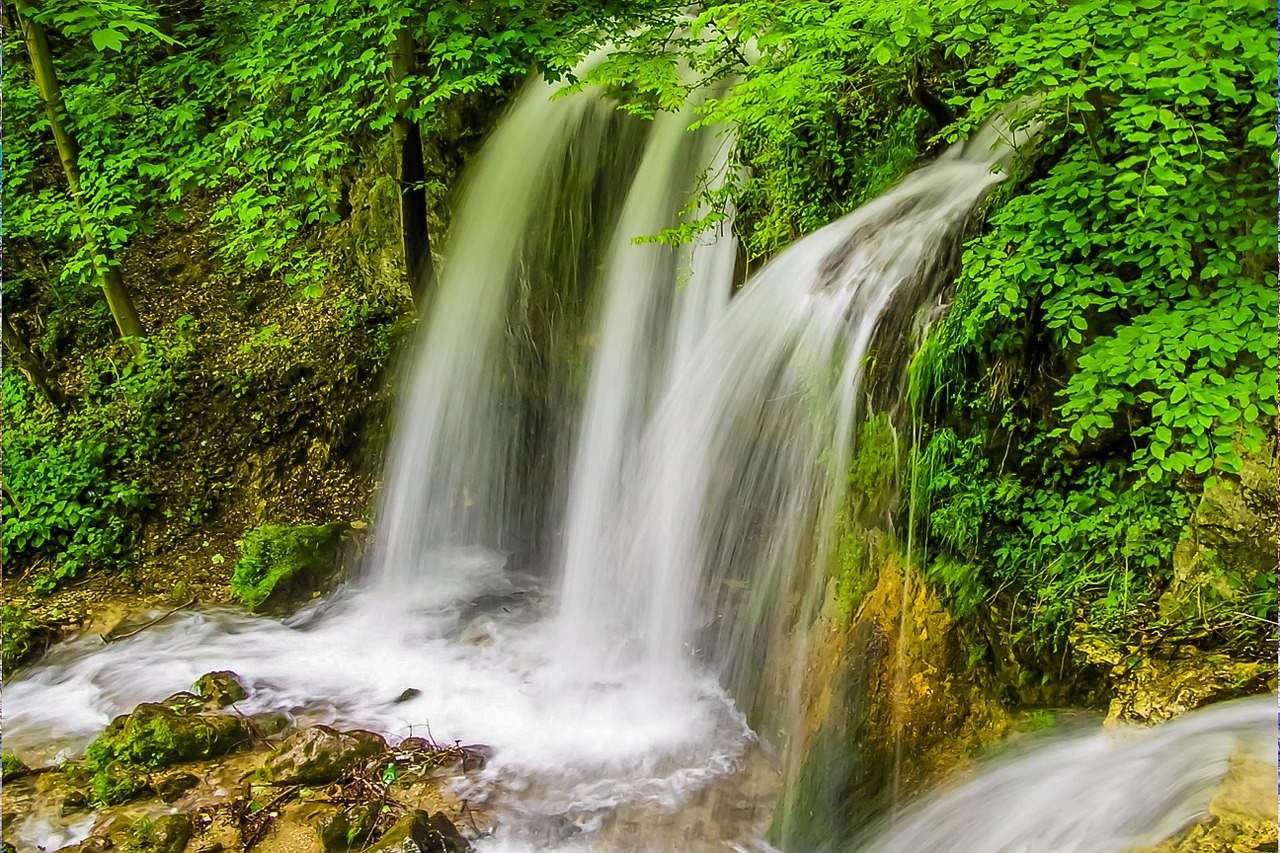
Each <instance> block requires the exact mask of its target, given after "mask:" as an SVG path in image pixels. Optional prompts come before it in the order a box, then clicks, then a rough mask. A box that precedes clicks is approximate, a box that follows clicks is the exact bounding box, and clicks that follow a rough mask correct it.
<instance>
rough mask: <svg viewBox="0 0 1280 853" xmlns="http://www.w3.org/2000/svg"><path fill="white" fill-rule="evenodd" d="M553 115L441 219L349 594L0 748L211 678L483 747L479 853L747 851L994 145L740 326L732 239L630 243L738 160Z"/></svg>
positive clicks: (29, 830) (112, 649)
mask: <svg viewBox="0 0 1280 853" xmlns="http://www.w3.org/2000/svg"><path fill="white" fill-rule="evenodd" d="M551 93H552V87H551V86H550V85H548V84H545V83H541V82H539V83H535V84H533V85H531V86H530V87H529V88H528V90H527V91H526V92H525V93H524V95H522V97H521V98H520V100H519V101H518V103H517V104H516V105H515V107H514V109H513V111H512V112H511V114H510V115H509V116H508V117H507V118H506V120H505V121H504V122H503V124H502V126H501V127H500V128H499V130H498V131H497V132H496V133H495V135H494V137H493V138H492V139H491V140H490V141H489V143H488V144H487V145H486V147H485V150H484V151H483V152H482V154H481V155H480V158H479V160H478V162H477V163H476V164H475V166H474V168H473V170H472V177H471V178H470V182H469V183H468V185H467V186H466V188H465V192H464V193H463V195H462V201H461V205H460V207H459V210H458V213H457V216H456V218H455V220H454V224H453V233H452V235H451V238H450V242H449V245H448V248H447V253H446V263H445V265H444V271H443V274H442V278H441V282H440V287H439V290H438V293H437V295H436V296H435V298H434V301H433V304H432V305H431V306H430V313H429V319H428V321H427V322H426V324H425V326H426V328H425V332H424V335H423V339H422V341H421V343H420V345H419V347H418V350H417V352H416V355H415V362H414V363H415V367H414V369H413V372H412V375H411V377H410V379H409V382H408V385H407V388H406V394H405V399H404V402H403V405H402V406H401V408H400V410H399V412H398V415H397V428H396V435H395V439H394V442H393V445H392V447H391V450H390V452H389V456H388V461H387V467H386V471H387V475H386V484H385V487H384V489H383V491H382V496H381V501H380V506H379V512H378V519H377V537H376V540H375V544H374V548H373V552H372V557H371V559H370V560H369V565H368V567H367V569H366V571H365V573H364V575H363V577H362V578H360V579H359V580H358V582H356V583H353V584H351V585H350V586H349V587H348V588H346V589H344V590H343V591H341V592H339V593H338V594H336V595H335V596H333V597H332V598H331V600H329V601H326V602H323V603H320V604H318V605H316V606H313V607H311V608H309V609H307V610H305V611H303V612H301V613H299V614H297V615H296V616H294V617H292V618H290V619H288V620H286V621H284V622H280V621H275V620H270V619H264V618H253V617H249V616H246V615H243V614H240V613H237V612H233V611H230V610H220V609H208V610H205V611H201V612H186V613H181V614H177V615H175V616H173V617H172V618H171V619H169V620H167V621H166V622H165V623H163V624H162V625H159V626H157V627H155V628H153V629H151V630H148V631H145V632H142V633H140V634H138V635H137V636H135V637H131V638H129V639H127V640H122V641H120V642H117V643H113V644H111V645H109V646H105V647H104V646H102V645H101V643H100V641H99V640H98V639H97V638H96V637H82V638H79V639H76V640H73V641H70V642H68V643H64V644H62V645H60V646H59V647H57V648H55V649H54V650H53V651H52V652H51V653H50V654H49V655H47V656H46V657H45V658H44V659H43V660H42V661H41V662H40V663H39V664H38V665H37V666H35V667H33V668H31V669H30V670H28V671H27V672H24V673H22V674H20V676H19V677H18V678H15V679H13V680H11V681H10V682H9V683H8V684H7V685H6V694H7V695H6V697H5V698H6V699H7V702H6V704H5V738H6V745H7V746H9V747H12V748H14V749H16V750H17V751H18V752H19V753H21V754H24V755H25V756H26V757H28V758H29V759H30V760H32V761H35V762H39V761H42V760H49V759H52V758H53V757H54V756H55V754H63V755H69V754H73V753H74V752H75V751H77V750H78V749H81V748H82V747H83V746H84V744H85V743H86V742H87V741H88V740H89V739H90V738H92V737H93V736H94V735H95V734H96V733H97V732H98V731H100V730H101V729H102V728H103V727H104V726H105V725H106V724H107V722H108V721H109V720H110V719H111V717H112V716H114V715H115V714H118V713H121V712H123V711H126V710H128V709H129V708H131V707H132V706H133V705H135V704H137V703H139V702H142V701H154V700H157V699H159V698H161V697H163V696H165V695H168V694H170V693H172V692H174V691H176V690H181V689H184V688H186V687H188V686H189V685H190V684H191V682H192V681H193V680H194V679H195V678H196V677H197V676H198V675H200V674H201V673H203V672H207V671H209V670H214V669H228V668H229V669H234V670H236V671H237V672H238V673H239V674H240V675H241V676H242V677H243V678H244V679H245V681H246V682H247V683H248V684H249V686H250V687H251V689H252V692H251V695H250V697H249V698H248V699H247V700H245V701H243V702H241V703H240V706H239V707H240V708H241V710H242V711H244V712H245V713H252V712H254V711H257V710H268V709H287V710H288V711H290V712H291V713H292V714H293V715H294V716H295V717H296V718H298V719H299V720H300V721H307V722H310V721H328V722H336V723H340V724H345V725H359V726H365V727H371V728H376V729H379V730H381V731H383V732H385V733H387V734H388V735H391V736H393V737H396V736H405V735H409V734H411V733H413V732H415V731H417V732H420V731H422V729H424V728H426V727H427V726H428V725H429V726H430V730H431V731H432V733H433V734H434V735H435V736H437V737H440V738H444V739H449V740H452V739H455V738H456V739H459V740H462V741H468V742H478V743H485V744H488V745H490V746H491V748H492V750H493V758H492V760H491V761H490V763H489V764H488V766H487V767H486V769H485V771H484V773H483V776H482V778H480V779H478V780H472V782H470V783H468V784H471V785H472V786H473V787H472V789H471V790H469V791H468V792H467V793H468V795H469V796H471V797H472V801H473V802H478V801H480V800H486V801H487V806H488V813H489V815H490V816H491V819H492V821H493V823H494V828H495V837H494V838H491V839H487V840H485V841H484V842H483V845H487V846H489V847H491V848H493V849H501V848H504V847H506V848H511V847H522V846H523V847H524V848H528V847H534V848H537V849H547V848H550V847H556V846H563V847H565V848H575V847H576V848H578V849H591V848H593V847H594V848H596V849H635V850H655V849H658V850H676V849H679V850H694V849H723V848H724V847H725V846H726V845H728V846H730V847H731V848H732V849H740V850H741V849H753V848H754V849H767V845H766V844H765V842H764V841H763V837H764V835H765V833H766V831H767V829H768V825H769V820H770V809H771V807H772V800H773V797H774V793H775V789H776V784H777V783H776V779H777V777H778V775H779V774H778V764H779V763H781V764H782V765H784V767H783V769H784V771H785V770H786V769H787V768H786V765H788V764H789V763H791V762H794V760H795V758H794V756H793V755H791V754H789V753H788V751H787V743H786V733H787V731H789V728H788V727H789V726H791V725H793V723H794V719H795V716H796V714H797V708H798V705H797V696H798V694H799V691H800V690H801V688H802V686H803V684H802V682H803V668H802V662H803V660H804V657H805V649H804V633H805V632H804V630H803V626H804V624H805V621H806V620H807V619H810V618H812V615H813V613H814V610H815V608H816V605H817V602H818V599H819V598H820V595H821V592H822V583H823V577H822V573H821V572H820V571H817V570H816V569H814V568H809V569H805V568H802V567H806V566H809V567H815V566H817V565H819V564H820V561H819V560H815V559H813V556H814V555H815V554H821V553H823V552H824V551H825V549H826V548H827V547H828V540H829V536H830V529H831V524H832V514H833V512H834V507H835V505H836V503H837V499H838V498H839V497H840V495H841V490H842V489H843V479H842V478H843V472H844V471H845V470H846V467H847V466H846V462H847V458H848V456H847V453H848V448H849V446H850V441H851V436H852V434H853V427H854V425H855V423H856V420H857V418H858V416H859V407H860V401H861V400H862V398H863V397H864V396H865V394H866V389H865V388H864V383H863V379H864V362H865V360H866V358H867V355H868V353H869V352H870V351H871V349H872V345H873V340H874V339H875V337H876V336H877V335H881V336H884V335H886V334H888V335H893V334H897V332H895V331H894V330H900V329H901V328H905V325H903V324H906V323H909V322H910V321H911V318H913V317H914V316H915V315H916V313H917V312H918V309H919V308H920V307H921V306H923V305H925V304H927V303H930V302H934V301H936V291H937V288H938V286H939V284H940V283H941V281H942V280H943V279H944V278H945V272H946V268H947V263H948V259H949V258H950V256H951V255H952V253H953V252H954V250H955V245H956V241H957V240H958V238H959V237H960V235H961V233H962V231H963V228H964V226H965V223H966V221H967V220H968V217H969V216H970V214H971V212H972V211H973V209H974V208H975V206H976V205H977V204H978V202H979V201H980V200H981V198H982V197H983V195H984V194H985V193H986V192H987V191H988V190H989V189H990V187H991V186H992V185H993V184H994V183H995V182H996V181H998V180H999V179H1000V177H1001V174H1000V173H999V172H997V171H994V170H993V169H992V166H993V164H995V163H997V162H999V161H1001V160H1005V159H1007V157H1008V156H1009V152H1010V151H1011V150H1012V147H1011V145H1010V144H1008V141H1006V142H1005V144H1003V145H1002V146H1000V147H999V149H998V150H994V149H993V143H994V142H996V137H997V136H998V135H999V134H998V131H999V127H998V126H997V127H994V128H991V129H989V135H988V136H984V137H982V138H981V139H975V140H974V141H972V142H971V143H969V144H968V145H965V146H958V147H957V148H955V149H953V150H952V151H951V152H950V153H949V154H948V155H947V156H945V157H943V158H941V159H939V160H938V161H937V162H935V163H934V164H932V165H929V166H926V167H924V168H922V169H920V170H919V171H917V172H916V173H914V174H912V175H910V176H908V177H907V178H906V179H905V180H904V181H903V182H902V183H901V184H899V185H898V186H897V187H895V188H894V189H892V190H890V191H889V192H887V193H886V194H885V195H884V196H882V197H881V198H879V199H877V200H876V201H874V202H872V203H871V204H869V205H867V206H865V207H863V208H861V209H860V210H858V211H856V212H854V213H853V214H850V215H849V216H847V217H845V218H843V219H841V220H839V221H837V222H835V223H833V224H832V225H830V226H828V227H827V228H824V229H822V230H821V231H819V232H817V233H816V234H813V235H811V236H809V237H806V238H805V239H803V240H801V241H800V242H798V243H797V244H796V245H795V246H793V247H792V248H790V249H788V250H787V251H786V252H784V253H783V254H781V255H780V256H779V257H777V258H776V259H774V260H773V261H772V262H771V263H770V264H769V265H768V266H767V267H766V268H765V269H764V270H762V271H761V272H760V273H759V274H758V275H756V276H755V277H753V279H752V280H751V281H750V282H748V283H747V284H746V285H745V286H744V287H743V288H742V290H741V291H740V292H739V293H738V294H736V295H734V296H733V297H732V298H730V293H731V288H732V281H733V270H734V261H735V257H736V246H735V244H734V241H733V238H732V236H731V233H730V228H729V227H728V224H725V225H723V226H722V227H721V228H720V229H719V230H718V231H716V232H715V233H712V234H708V235H705V236H704V237H703V239H702V240H701V241H700V243H699V244H698V245H696V246H691V247H684V248H679V249H677V248H672V247H668V246H664V245H661V244H654V243H640V244H638V243H637V242H636V238H640V237H645V236H650V235H653V234H655V233H657V232H659V231H661V230H662V229H664V228H668V227H672V226H674V225H675V224H676V222H677V219H678V216H679V213H680V211H681V209H682V208H683V207H684V206H685V205H686V204H687V203H688V202H689V201H690V199H691V198H693V197H694V196H695V193H696V190H697V188H698V187H699V186H700V185H701V184H703V183H704V182H707V181H709V182H710V183H711V185H713V186H714V184H715V182H716V181H717V180H720V179H722V178H723V177H724V175H725V173H726V171H727V169H728V150H729V147H730V145H731V141H730V140H729V139H727V138H725V137H718V136H716V135H714V134H712V133H710V132H709V131H705V130H704V131H701V132H699V133H690V132H687V130H686V128H687V127H688V125H689V123H690V119H691V118H692V114H691V112H689V111H688V110H686V111H685V112H684V113H682V114H677V115H664V116H661V117H659V118H658V119H657V120H655V121H654V122H651V123H644V122H639V121H637V120H633V119H630V118H627V117H624V116H622V115H621V114H620V113H618V112H616V111H614V110H613V109H611V107H610V106H609V104H608V103H607V102H606V101H604V100H603V99H601V98H600V97H599V96H598V95H597V94H596V93H591V92H585V93H579V94H576V95H573V96H570V97H567V98H562V99H558V100H555V101H552V100H551V99H550V95H551ZM584 363H585V364H587V365H589V369H588V370H584V369H583V366H582V365H583V364H584ZM557 583H558V588H551V586H552V585H553V584H557ZM495 601H496V602H499V603H500V604H501V605H502V606H498V607H494V606H493V602H495ZM797 626H799V629H797ZM722 685H725V686H727V687H728V688H729V692H726V691H725V689H724V687H723V686H722ZM406 688H414V689H416V690H418V691H419V693H418V694H417V695H414V696H412V698H408V699H407V700H406V701H397V700H398V698H400V697H402V694H404V692H405V690H406ZM731 695H732V696H734V697H737V702H735V701H734V699H732V698H730V697H731ZM740 705H741V706H743V707H746V708H748V709H749V710H750V712H751V715H752V717H753V721H759V722H762V723H764V724H765V725H767V729H765V730H767V731H768V733H769V738H768V740H769V741H770V743H769V744H767V745H762V744H760V743H759V742H758V740H757V738H756V735H755V734H754V733H753V731H752V729H751V728H750V727H749V726H748V725H747V721H746V715H745V714H744V713H743V711H742V710H740V708H739V706H740ZM757 728H760V726H759V725H758V726H757ZM770 748H775V749H779V750H781V752H780V754H771V753H770V751H769V750H770ZM783 775H784V776H785V777H787V778H790V777H791V776H792V775H793V774H790V773H784V774H783ZM566 825H568V826H570V827H571V828H572V830H573V831H574V832H576V833H577V834H576V835H574V836H573V837H572V838H568V839H566V838H565V836H566V835H567V833H566V831H565V826H566ZM82 831H83V829H82V828H80V827H79V825H76V826H71V825H69V824H68V823H67V822H65V821H62V822H60V821H59V820H58V819H57V818H50V817H46V816H39V817H31V818H29V819H27V820H26V821H24V822H23V823H22V824H21V825H20V826H19V828H18V829H17V830H16V833H17V836H16V837H19V838H20V839H22V840H23V841H24V842H25V843H27V844H29V845H31V846H35V845H40V844H43V845H49V844H52V843H59V842H66V841H68V840H73V839H74V836H75V835H76V833H77V832H82ZM886 849H897V848H886ZM974 849H977V848H974ZM1082 849H1083V848H1082Z"/></svg>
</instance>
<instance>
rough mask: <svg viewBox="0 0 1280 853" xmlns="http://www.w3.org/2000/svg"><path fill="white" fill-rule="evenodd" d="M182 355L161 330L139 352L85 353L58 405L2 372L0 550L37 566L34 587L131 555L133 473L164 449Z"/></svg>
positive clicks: (142, 496)
mask: <svg viewBox="0 0 1280 853" xmlns="http://www.w3.org/2000/svg"><path fill="white" fill-rule="evenodd" d="M189 355H190V347H189V345H188V344H187V343H186V342H185V341H184V340H183V339H181V338H179V337H172V336H169V337H167V338H161V339H157V340H156V341H155V342H153V343H152V344H150V345H144V352H143V356H142V357H141V358H139V359H133V358H129V359H122V360H121V361H119V362H117V361H113V360H111V359H109V358H105V357H92V358H89V359H86V361H85V365H84V372H83V383H84V388H83V391H82V394H81V396H80V399H79V400H78V403H77V405H76V406H75V407H73V408H71V409H69V410H68V411H67V412H65V413H62V412H58V411H55V410H53V409H51V408H49V407H47V406H42V405H40V404H38V403H37V400H36V397H35V395H34V392H33V391H32V389H31V388H30V386H29V385H28V384H27V383H26V381H25V380H24V378H23V377H22V376H21V374H19V373H18V372H17V371H13V370H7V371H5V372H4V376H3V380H2V381H3V388H4V412H5V430H4V436H3V441H4V460H5V472H4V473H5V497H6V500H7V502H8V507H7V508H6V512H5V520H4V536H3V543H4V557H5V559H6V561H14V562H18V561H20V562H21V563H22V564H25V565H33V566H36V567H37V569H36V571H37V572H38V575H37V576H36V578H35V580H36V584H37V587H39V588H42V589H51V588H52V587H53V586H55V585H56V584H57V583H59V582H60V581H62V580H64V579H66V578H69V577H74V576H75V575H77V574H80V573H82V572H83V571H84V570H86V569H89V568H97V567H110V568H119V567H122V566H127V565H130V564H131V563H132V559H131V555H130V553H129V552H130V547H131V545H132V543H133V537H134V535H135V533H136V529H137V521H138V518H139V515H140V513H141V512H142V510H143V509H144V508H145V506H146V504H147V501H148V499H149V496H148V494H147V491H146V489H145V488H143V487H142V486H141V485H140V484H139V481H138V478H139V475H140V472H141V469H142V467H143V466H146V465H150V464H153V463H154V462H155V461H156V460H157V459H159V458H160V456H161V454H162V453H163V452H164V451H165V449H166V447H165V434H166V426H167V424H168V422H169V419H170V418H171V417H172V416H173V413H174V412H173V407H174V405H175V403H176V398H177V388H178V384H179V382H180V381H181V378H182V375H183V371H184V368H185V365H186V362H187V359H188V357H189Z"/></svg>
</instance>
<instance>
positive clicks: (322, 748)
mask: <svg viewBox="0 0 1280 853" xmlns="http://www.w3.org/2000/svg"><path fill="white" fill-rule="evenodd" d="M386 748H387V743H386V741H384V740H383V739H382V737H381V736H380V735H376V734H374V733H373V732H366V731H359V730H357V731H351V732H340V731H337V730H335V729H331V728H329V727H328V726H311V727H310V728H306V729H303V730H302V731H300V732H296V733H294V734H292V735H290V736H289V737H288V738H286V739H285V741H284V743H282V744H281V745H280V750H279V751H278V752H277V753H276V754H275V755H273V756H271V758H269V759H268V760H267V763H266V764H264V765H263V767H262V775H263V776H264V777H265V778H266V779H267V781H269V782H274V783H276V784H281V785H326V784H328V783H330V782H335V781H337V780H338V779H340V778H342V777H343V776H345V775H347V774H348V773H350V772H351V771H353V770H355V769H356V768H358V767H360V766H361V765H362V764H363V763H364V762H366V761H368V760H369V759H370V758H373V757H374V756H375V755H379V754H380V753H382V752H384V751H385V750H386Z"/></svg>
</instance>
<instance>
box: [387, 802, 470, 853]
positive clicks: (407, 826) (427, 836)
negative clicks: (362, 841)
mask: <svg viewBox="0 0 1280 853" xmlns="http://www.w3.org/2000/svg"><path fill="white" fill-rule="evenodd" d="M470 849H471V845H470V844H468V843H467V840H466V839H465V838H463V837H462V835H461V833H459V832H458V828H457V827H456V826H454V825H453V821H451V820H449V819H448V818H447V817H445V816H444V815H443V814H441V813H440V812H436V813H435V814H428V813H427V812H424V811H422V810H421V809H416V810H414V811H412V812H409V814H407V815H405V816H404V817H402V818H400V820H398V821H396V823H395V825H394V826H392V827H391V828H390V829H388V830H387V832H386V834H385V835H383V836H382V838H380V839H379V840H378V843H377V844H375V845H373V846H372V847H370V848H368V850H369V853H467V851H469V850H470Z"/></svg>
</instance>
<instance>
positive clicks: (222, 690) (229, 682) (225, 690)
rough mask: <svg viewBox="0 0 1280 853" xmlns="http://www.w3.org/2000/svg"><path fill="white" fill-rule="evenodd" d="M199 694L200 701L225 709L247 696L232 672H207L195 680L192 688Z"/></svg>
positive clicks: (236, 676)
mask: <svg viewBox="0 0 1280 853" xmlns="http://www.w3.org/2000/svg"><path fill="white" fill-rule="evenodd" d="M192 689H193V690H195V691H196V692H197V693H199V694H200V698H201V700H203V701H204V702H205V703H206V704H208V705H211V706H213V707H214V708H225V707H227V706H228V705H234V704H235V703H236V702H239V701H240V700H241V699H243V698H245V697H246V696H248V695H249V693H248V691H246V690H245V688H244V684H242V683H241V682H240V676H238V675H236V674H235V673H234V672H227V671H225V670H224V671H221V672H208V673H205V674H204V675H202V676H200V677H199V678H198V679H196V683H195V685H194V686H193V687H192Z"/></svg>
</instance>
